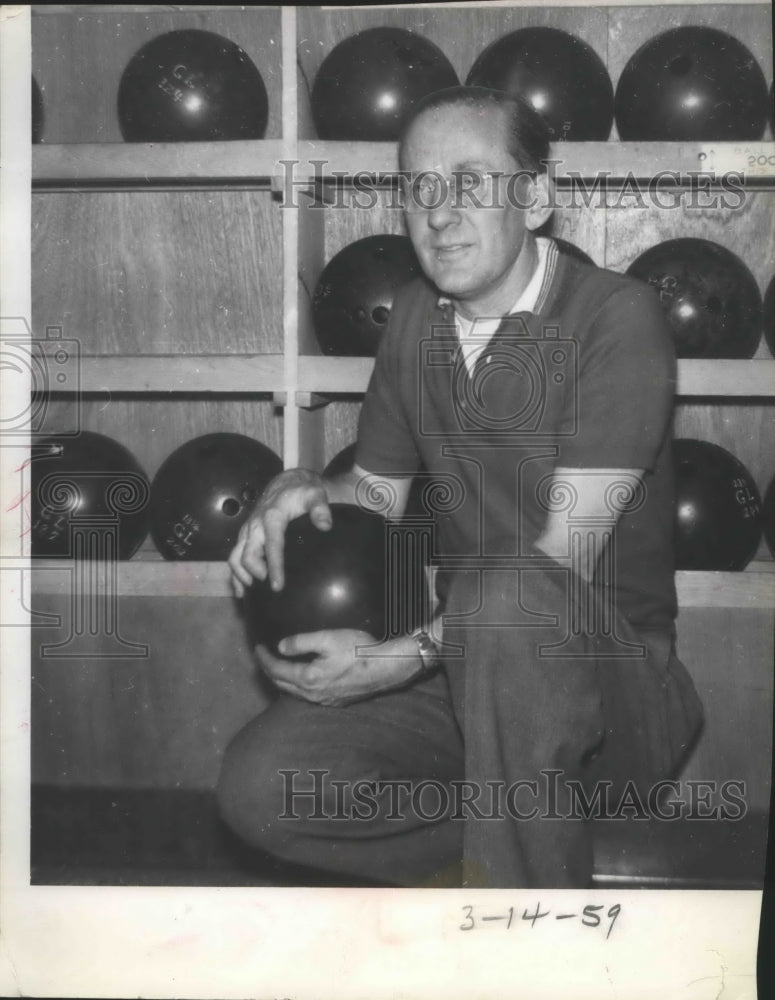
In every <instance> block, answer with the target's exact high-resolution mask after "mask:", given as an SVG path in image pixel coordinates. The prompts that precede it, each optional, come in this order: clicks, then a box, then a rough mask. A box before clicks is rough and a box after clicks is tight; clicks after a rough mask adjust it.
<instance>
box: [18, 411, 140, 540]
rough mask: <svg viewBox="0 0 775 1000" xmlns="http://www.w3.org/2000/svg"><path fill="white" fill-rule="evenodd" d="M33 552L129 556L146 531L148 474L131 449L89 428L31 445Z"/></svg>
mask: <svg viewBox="0 0 775 1000" xmlns="http://www.w3.org/2000/svg"><path fill="white" fill-rule="evenodd" d="M31 477H32V495H31V504H32V511H31V513H32V527H31V532H30V533H31V543H32V546H31V548H32V555H33V556H41V557H45V558H75V559H83V560H89V559H96V558H100V559H104V558H106V557H107V558H110V557H111V556H112V557H114V558H118V559H131V557H132V556H133V555H134V553H135V552H136V551H137V550H138V549H139V548H140V546H141V545H142V543H143V540H144V539H145V537H146V535H147V534H148V514H149V512H148V497H149V493H150V487H149V483H148V477H147V476H146V475H145V473H144V472H143V470H142V468H141V467H140V465H139V464H138V462H137V460H136V459H135V458H134V456H133V455H132V453H131V452H130V451H129V450H128V449H127V448H125V447H124V446H123V445H121V444H119V443H118V442H117V441H114V440H112V438H109V437H106V436H105V435H104V434H95V433H93V432H91V431H81V432H80V433H79V434H78V435H77V437H60V438H57V437H52V438H47V439H46V440H45V441H42V442H41V443H40V444H39V445H38V444H36V445H35V447H34V450H33V458H32V461H31Z"/></svg>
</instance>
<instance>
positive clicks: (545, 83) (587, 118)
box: [466, 28, 614, 142]
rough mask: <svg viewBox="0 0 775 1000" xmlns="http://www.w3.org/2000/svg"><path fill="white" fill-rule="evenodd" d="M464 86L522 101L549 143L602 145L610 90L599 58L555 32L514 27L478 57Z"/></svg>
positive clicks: (607, 123)
mask: <svg viewBox="0 0 775 1000" xmlns="http://www.w3.org/2000/svg"><path fill="white" fill-rule="evenodd" d="M466 85H468V86H472V87H491V88H492V89H494V90H503V91H506V92H507V93H510V94H515V95H517V96H519V97H523V98H524V99H525V100H526V101H527V102H528V103H529V104H532V106H533V107H534V108H535V110H536V111H537V112H538V113H539V114H540V115H541V116H542V117H543V118H544V120H545V121H546V123H547V125H548V126H549V129H550V132H551V137H552V140H553V141H554V142H558V141H561V140H563V139H567V140H572V141H575V140H603V139H607V138H608V136H609V134H610V132H611V125H612V124H613V120H614V91H613V86H612V85H611V80H610V77H609V76H608V72H607V71H606V68H605V65H604V64H603V62H602V60H601V59H600V56H599V55H598V54H597V53H596V52H595V50H594V49H592V48H591V47H590V46H589V45H587V43H586V42H582V41H581V39H580V38H576V37H575V36H574V35H569V34H568V33H567V32H565V31H560V30H559V29H558V28H520V29H519V30H518V31H512V32H511V33H510V34H508V35H504V36H503V37H502V38H499V39H497V41H495V42H493V43H492V44H491V45H488V47H487V48H486V49H485V50H484V52H482V53H481V55H480V56H479V58H478V59H477V60H476V62H475V63H474V65H473V66H472V67H471V72H470V73H469V74H468V79H467V80H466Z"/></svg>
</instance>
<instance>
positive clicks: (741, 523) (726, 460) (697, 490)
mask: <svg viewBox="0 0 775 1000" xmlns="http://www.w3.org/2000/svg"><path fill="white" fill-rule="evenodd" d="M673 467H674V471H675V555H676V568H677V569H695V570H741V569H745V567H746V566H747V565H748V563H749V562H750V561H751V559H753V557H754V555H755V553H756V550H757V548H758V547H759V541H760V539H761V535H762V526H761V498H760V496H759V491H758V489H757V488H756V483H755V482H754V480H753V477H752V476H751V474H750V472H749V471H748V470H747V469H746V467H745V466H744V465H743V463H742V462H740V461H738V459H736V458H735V456H734V455H731V454H730V453H729V452H728V451H727V450H726V449H725V448H721V447H720V446H719V445H716V444H711V443H710V442H708V441H697V440H695V439H693V438H679V439H678V440H676V441H674V442H673Z"/></svg>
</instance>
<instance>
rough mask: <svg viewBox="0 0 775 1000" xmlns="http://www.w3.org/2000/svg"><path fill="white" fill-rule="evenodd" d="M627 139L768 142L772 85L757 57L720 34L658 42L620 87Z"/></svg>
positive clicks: (676, 32) (680, 33)
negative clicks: (764, 135) (766, 131)
mask: <svg viewBox="0 0 775 1000" xmlns="http://www.w3.org/2000/svg"><path fill="white" fill-rule="evenodd" d="M615 112H616V127H617V129H618V132H619V138H620V139H641V140H647V141H660V142H662V141H668V142H692V141H694V142H707V141H715V140H724V141H727V142H732V141H734V140H741V139H742V140H745V139H760V138H761V136H762V133H763V132H764V125H765V122H766V119H767V113H768V101H767V83H766V81H765V79H764V75H763V73H762V71H761V69H760V68H759V65H758V63H757V62H756V60H755V59H754V57H753V55H752V54H751V52H749V50H748V49H747V48H746V47H745V45H743V44H742V42H739V41H738V40H737V39H736V38H733V37H732V36H731V35H728V34H726V33H725V32H723V31H718V30H717V29H716V28H705V27H698V26H695V25H691V26H685V27H681V28H672V29H671V30H670V31H665V32H664V33H662V34H660V35H657V36H656V38H652V39H650V40H649V41H648V42H646V44H645V45H642V46H641V48H639V49H638V51H637V52H636V53H635V54H634V55H633V56H632V58H631V59H630V61H629V62H628V63H627V65H626V66H625V67H624V70H623V72H622V75H621V77H620V78H619V82H618V84H617V87H616V99H615Z"/></svg>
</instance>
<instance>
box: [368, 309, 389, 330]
mask: <svg viewBox="0 0 775 1000" xmlns="http://www.w3.org/2000/svg"><path fill="white" fill-rule="evenodd" d="M389 316H390V310H389V309H386V308H385V307H384V306H377V307H376V308H375V309H372V310H371V318H372V319H373V320H374V322H375V323H376V324H377V326H384V325H385V323H387V321H388V317H389Z"/></svg>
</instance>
